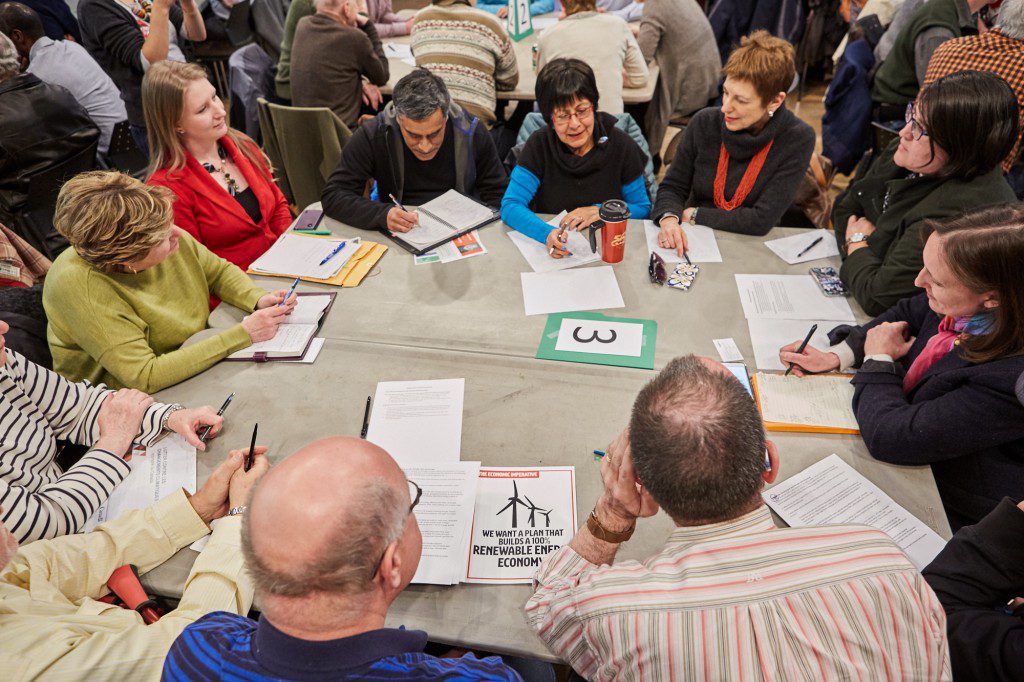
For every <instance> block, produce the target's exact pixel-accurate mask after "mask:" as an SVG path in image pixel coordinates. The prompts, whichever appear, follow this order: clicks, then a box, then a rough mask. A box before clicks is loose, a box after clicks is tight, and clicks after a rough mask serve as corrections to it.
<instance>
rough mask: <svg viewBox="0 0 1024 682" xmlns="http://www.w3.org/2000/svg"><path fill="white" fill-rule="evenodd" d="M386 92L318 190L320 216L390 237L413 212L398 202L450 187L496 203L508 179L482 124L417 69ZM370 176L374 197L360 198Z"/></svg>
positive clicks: (418, 200)
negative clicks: (376, 111) (388, 97)
mask: <svg viewBox="0 0 1024 682" xmlns="http://www.w3.org/2000/svg"><path fill="white" fill-rule="evenodd" d="M293 68H294V67H293ZM392 96H393V101H391V102H390V103H389V104H388V105H387V106H385V107H384V111H382V112H381V113H379V114H377V116H376V117H375V118H374V119H373V120H372V121H367V122H366V123H364V124H363V125H362V126H360V127H359V129H358V130H356V132H355V134H353V135H352V138H351V139H350V140H349V141H348V143H347V144H346V145H345V148H344V149H342V152H341V161H339V162H338V166H337V168H335V169H334V172H333V173H331V177H330V178H329V179H328V180H327V185H326V186H325V187H324V190H323V195H322V199H323V207H324V211H325V212H326V213H327V215H329V216H330V217H332V218H334V219H335V220H340V221H341V222H343V223H346V224H348V225H351V226H352V227H358V228H362V229H367V230H380V231H382V232H385V233H388V234H393V233H395V232H408V231H409V230H411V229H412V228H413V227H415V226H416V225H417V224H418V218H417V215H416V213H414V212H412V211H407V210H405V209H404V208H403V207H402V206H418V205H420V204H423V203H426V202H428V201H430V200H431V199H434V198H436V197H438V196H440V195H442V194H444V193H445V192H447V191H448V190H450V189H454V190H456V191H458V192H460V193H462V194H465V195H466V196H470V197H473V198H475V199H477V200H479V201H480V202H481V203H484V204H486V205H488V206H491V207H494V208H497V207H498V206H500V205H501V198H502V196H504V194H505V187H506V185H507V184H508V176H507V175H506V173H505V168H504V166H502V164H501V160H500V159H499V158H498V152H497V150H496V149H495V147H494V142H492V141H491V136H490V134H489V133H488V132H487V126H485V125H483V124H481V123H480V121H479V120H478V119H477V118H474V117H472V116H470V115H469V114H468V113H466V112H465V111H464V110H463V109H462V107H460V106H459V105H458V104H455V103H454V102H452V99H451V96H450V95H449V94H448V88H446V87H445V84H444V81H442V80H441V79H440V78H438V77H437V76H436V75H434V74H432V73H431V72H429V71H427V70H426V69H416V70H414V71H413V72H412V73H410V74H408V75H407V76H404V77H403V78H402V79H401V80H399V81H398V83H396V84H395V89H394V93H393V95H392ZM370 181H373V182H374V183H376V187H375V188H374V190H373V194H372V196H374V197H375V199H374V198H371V199H367V198H365V197H364V193H365V192H366V189H367V184H368V183H369V182H370ZM392 196H394V197H395V199H396V201H397V203H398V204H401V205H402V206H397V205H395V203H393V202H392V201H391V197H392Z"/></svg>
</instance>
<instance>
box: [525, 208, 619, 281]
mask: <svg viewBox="0 0 1024 682" xmlns="http://www.w3.org/2000/svg"><path fill="white" fill-rule="evenodd" d="M565 216H566V212H565V211H562V212H561V213H559V214H558V215H556V216H555V217H554V218H552V219H551V220H549V221H548V225H551V226H552V228H555V227H558V224H559V223H560V222H561V221H562V218H564V217H565ZM505 234H507V235H508V238H509V239H511V240H512V243H513V244H515V245H516V248H517V249H519V253H521V254H523V258H525V259H526V262H527V263H529V264H530V267H531V268H533V271H534V272H551V271H552V270H567V269H569V268H574V267H576V266H577V265H586V264H587V263H593V262H594V261H599V260H601V242H600V241H599V242H598V243H597V251H596V252H594V251H591V250H590V240H589V239H587V238H586V237H585V236H583V234H582V233H581V232H578V231H577V230H566V231H565V237H566V241H565V248H566V250H568V251H569V253H570V254H572V255H570V256H566V257H565V258H552V257H551V254H549V253H548V247H547V244H543V243H541V242H539V241H537V240H536V239H531V238H530V237H527V236H526V235H525V234H523V233H522V232H517V231H516V230H511V231H509V232H506V233H505Z"/></svg>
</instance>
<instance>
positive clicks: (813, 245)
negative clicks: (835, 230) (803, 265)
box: [796, 237, 822, 258]
mask: <svg viewBox="0 0 1024 682" xmlns="http://www.w3.org/2000/svg"><path fill="white" fill-rule="evenodd" d="M821 239H822V238H821V237H818V238H817V239H815V240H814V241H813V242H811V243H810V244H808V245H807V247H806V248H805V249H804V250H803V251H801V252H800V253H798V254H796V257H797V258H799V257H800V256H802V255H804V254H805V253H807V252H808V251H810V250H811V249H813V248H814V247H815V246H817V245H818V244H820V243H821Z"/></svg>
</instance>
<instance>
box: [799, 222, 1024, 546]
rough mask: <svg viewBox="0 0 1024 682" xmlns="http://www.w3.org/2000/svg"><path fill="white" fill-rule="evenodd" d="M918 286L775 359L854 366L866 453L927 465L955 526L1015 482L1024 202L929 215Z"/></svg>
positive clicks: (1023, 349) (1020, 416)
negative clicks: (820, 340)
mask: <svg viewBox="0 0 1024 682" xmlns="http://www.w3.org/2000/svg"><path fill="white" fill-rule="evenodd" d="M922 233H923V235H924V238H925V239H926V242H925V246H924V267H923V268H922V269H921V271H920V273H918V275H917V281H916V284H917V286H919V287H921V288H923V289H924V291H925V292H924V293H922V294H919V295H917V296H914V297H912V298H905V299H903V300H902V301H900V302H899V303H897V304H896V305H895V306H893V307H892V308H890V309H889V310H888V311H886V312H885V313H883V314H882V315H879V316H878V317H876V318H875V319H874V320H872V321H871V322H869V323H868V324H865V325H862V326H860V327H851V326H847V325H843V326H840V327H837V328H836V329H834V330H832V332H830V333H829V338H830V340H831V341H832V342H833V343H834V345H833V346H832V347H831V348H830V349H828V350H827V351H824V352H822V351H820V350H817V349H815V348H813V347H811V346H808V347H807V348H806V349H805V350H804V352H802V353H797V352H795V351H796V348H797V347H798V346H799V344H800V342H799V341H796V342H794V343H792V344H790V345H788V346H786V347H784V348H783V349H782V350H781V351H780V353H779V358H780V359H781V360H782V362H784V363H794V364H795V365H796V366H795V367H794V372H795V373H796V374H805V373H817V372H829V371H833V370H837V369H846V368H849V367H859V369H858V370H857V374H856V375H855V376H854V378H853V384H854V386H855V387H856V391H855V393H854V396H853V409H854V412H855V413H856V415H857V423H858V425H859V426H860V431H861V435H862V436H863V437H864V443H865V444H866V445H867V447H868V451H869V452H870V453H871V456H872V457H874V458H875V459H879V460H882V461H884V462H890V463H892V464H907V465H920V464H930V465H931V467H932V472H933V473H934V474H935V482H936V484H937V485H938V487H939V494H940V495H941V496H942V502H943V505H944V506H945V509H946V515H947V516H948V517H949V523H950V525H951V526H952V527H953V529H954V530H956V529H957V528H959V527H960V526H964V525H967V524H971V523H975V522H977V521H979V520H980V519H981V518H982V517H983V516H985V515H986V514H987V513H988V512H990V511H992V509H994V508H995V507H996V505H997V504H998V503H999V500H1001V499H1002V498H1003V497H1004V496H1010V497H1013V499H1017V498H1018V497H1019V496H1020V492H1021V491H1022V490H1024V406H1022V405H1021V403H1020V401H1019V400H1018V399H1017V396H1016V394H1015V391H1014V388H1015V386H1014V384H1015V383H1016V382H1017V379H1018V377H1020V376H1021V373H1022V372H1024V268H1022V267H1021V263H1024V206H1022V205H1021V204H1003V205H1000V206H994V207H990V208H982V209H975V210H973V211H970V212H968V213H966V214H964V215H963V216H958V217H955V218H948V219H944V220H941V221H937V220H936V221H928V222H926V223H925V225H924V227H923V229H922Z"/></svg>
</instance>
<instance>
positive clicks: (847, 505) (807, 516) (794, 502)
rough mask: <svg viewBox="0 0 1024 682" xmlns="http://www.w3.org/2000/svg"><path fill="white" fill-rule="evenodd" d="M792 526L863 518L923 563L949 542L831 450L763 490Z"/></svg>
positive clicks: (856, 521) (859, 521) (862, 521)
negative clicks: (793, 474)
mask: <svg viewBox="0 0 1024 682" xmlns="http://www.w3.org/2000/svg"><path fill="white" fill-rule="evenodd" d="M762 494H763V496H764V501H765V502H767V503H768V506H769V507H771V508H772V509H773V510H774V511H775V513H776V514H778V515H779V516H781V517H782V520H783V521H785V522H786V523H788V524H789V525H791V526H830V525H840V524H863V525H866V526H871V527H873V528H877V529H878V530H880V531H883V532H884V533H885V534H886V535H888V536H889V537H890V538H892V540H893V542H895V543H896V544H897V545H899V547H900V549H902V550H903V552H904V554H906V555H907V558H908V559H910V561H911V563H913V564H914V565H915V566H917V568H918V569H923V568H924V567H925V566H927V565H928V564H930V563H931V562H932V559H934V558H935V556H936V555H937V554H938V553H939V552H940V551H942V548H943V547H944V546H945V544H946V542H945V540H943V539H942V538H941V537H940V536H939V534H938V533H936V532H935V531H933V530H932V529H931V528H929V527H928V526H926V525H925V524H924V523H922V522H921V520H920V519H918V518H917V517H915V516H914V515H913V514H911V513H910V512H908V511H907V510H906V509H904V508H903V507H901V506H900V505H898V504H896V502H894V501H893V499H892V498H891V497H889V496H888V495H886V494H885V493H884V492H882V490H881V489H879V488H878V486H876V485H875V484H874V483H872V482H871V481H869V480H868V479H866V478H864V476H863V475H862V474H861V473H860V472H858V471H856V470H855V469H854V468H853V467H851V466H850V465H849V464H847V463H846V462H844V461H843V460H842V459H840V458H839V456H838V455H835V454H833V455H831V456H830V457H826V458H825V459H823V460H821V461H820V462H818V463H817V464H814V465H812V466H809V467H808V468H806V469H804V470H803V471H802V472H800V473H799V474H797V475H796V476H793V477H791V478H789V479H787V480H785V481H783V482H781V483H777V484H776V485H774V486H772V487H771V488H769V489H768V490H766V491H765V492H764V493H762Z"/></svg>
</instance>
